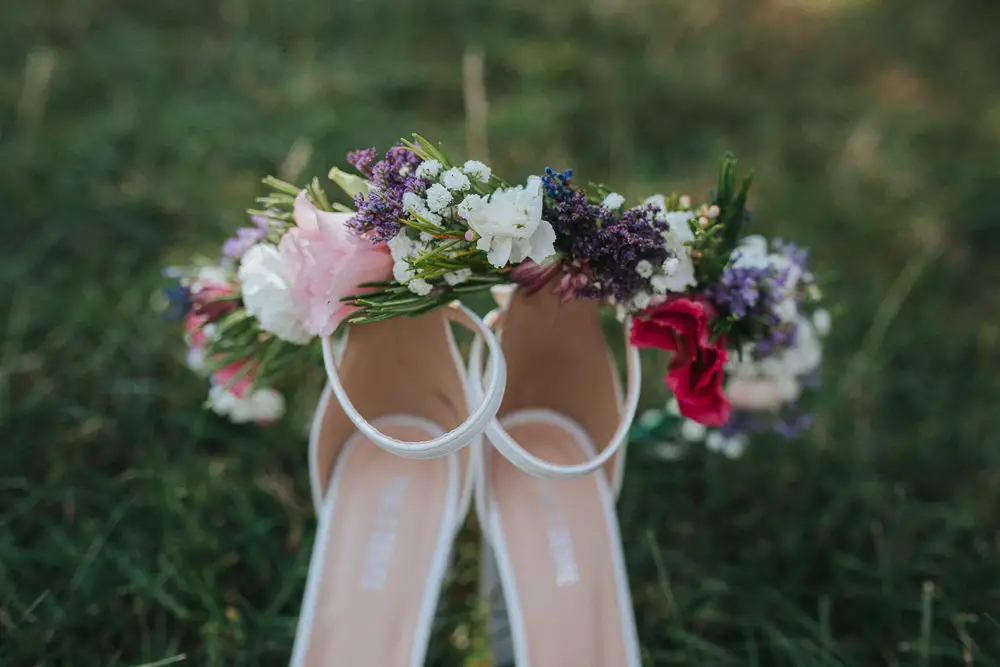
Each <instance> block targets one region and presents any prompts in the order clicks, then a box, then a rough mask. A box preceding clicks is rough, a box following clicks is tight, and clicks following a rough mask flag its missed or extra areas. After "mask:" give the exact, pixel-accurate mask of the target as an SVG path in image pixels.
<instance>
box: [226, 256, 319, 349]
mask: <svg viewBox="0 0 1000 667" xmlns="http://www.w3.org/2000/svg"><path fill="white" fill-rule="evenodd" d="M237 275H238V277H239V280H240V283H241V285H242V292H243V305H244V306H245V307H246V310H247V312H248V313H250V315H252V316H253V317H255V318H257V322H258V324H259V325H260V328H261V329H262V330H263V331H268V332H270V333H273V334H274V335H275V336H277V337H278V338H280V339H282V340H286V341H288V342H289V343H296V344H298V345H303V344H305V343H308V342H309V341H310V340H311V339H312V335H311V334H310V333H309V332H308V331H306V330H305V329H304V328H303V326H302V323H301V322H299V320H298V319H297V318H296V315H295V306H294V305H293V303H292V293H291V280H290V276H288V275H286V269H285V266H284V265H283V264H282V262H281V254H280V253H279V252H278V248H277V247H275V246H273V245H271V244H270V243H258V244H257V245H255V246H252V247H251V248H250V249H249V250H247V251H246V253H244V255H243V257H242V259H240V268H239V271H238V272H237Z"/></svg>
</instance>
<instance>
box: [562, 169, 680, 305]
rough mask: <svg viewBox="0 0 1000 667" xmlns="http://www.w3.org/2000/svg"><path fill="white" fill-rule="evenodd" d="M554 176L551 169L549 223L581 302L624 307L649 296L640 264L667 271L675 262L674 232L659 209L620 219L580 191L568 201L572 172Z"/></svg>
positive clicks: (636, 210) (644, 208)
mask: <svg viewBox="0 0 1000 667" xmlns="http://www.w3.org/2000/svg"><path fill="white" fill-rule="evenodd" d="M550 172H551V170H550V169H547V170H546V176H544V177H543V187H545V188H546V193H547V194H549V197H550V201H549V202H547V206H546V210H545V219H546V220H547V221H549V222H550V223H551V224H552V228H553V229H554V230H555V232H556V248H557V249H558V250H559V251H560V252H562V253H563V254H564V255H565V257H566V260H565V262H564V265H565V267H566V270H567V272H568V273H569V274H571V275H572V276H573V280H572V281H571V282H569V281H564V282H565V283H566V285H571V286H572V287H573V289H574V290H575V292H576V294H577V295H578V296H583V297H587V298H591V299H603V298H613V299H615V300H616V301H617V302H620V303H625V302H628V301H629V300H631V299H632V298H633V297H634V296H635V295H636V294H638V293H639V292H641V291H643V290H646V289H647V288H648V281H647V279H646V278H643V277H642V276H641V275H639V273H638V271H637V270H636V266H637V265H638V263H639V262H640V261H642V260H646V261H648V262H649V263H650V264H652V265H653V266H661V265H662V264H663V263H664V262H665V261H666V260H667V259H668V258H669V257H670V252H669V250H667V248H666V246H665V244H664V240H663V233H664V232H665V231H667V229H668V228H669V227H668V225H667V223H666V222H664V221H662V220H658V219H657V214H658V213H659V209H658V208H656V207H655V206H651V205H642V206H636V207H634V208H631V209H628V210H627V211H625V212H624V213H621V214H618V213H616V212H614V211H610V210H608V209H607V208H604V207H602V206H600V205H598V204H593V203H590V202H589V201H587V199H586V197H585V196H584V194H583V192H582V191H580V190H569V194H568V195H567V194H566V188H568V185H567V184H568V183H569V177H568V176H567V175H566V174H567V173H568V172H563V173H562V174H556V173H554V172H552V173H550ZM546 178H548V182H547V183H546V182H545V179H546ZM581 275H582V276H584V277H585V278H584V279H581V278H580V276H581Z"/></svg>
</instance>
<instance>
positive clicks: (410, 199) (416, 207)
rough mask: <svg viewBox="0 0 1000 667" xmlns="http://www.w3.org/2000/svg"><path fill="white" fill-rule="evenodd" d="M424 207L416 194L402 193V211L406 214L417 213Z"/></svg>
mask: <svg viewBox="0 0 1000 667" xmlns="http://www.w3.org/2000/svg"><path fill="white" fill-rule="evenodd" d="M424 206H425V204H424V200H423V198H422V197H421V196H420V195H418V194H417V193H416V192H411V191H409V190H407V191H406V192H404V193H403V210H404V211H406V212H407V213H419V212H420V211H421V210H422V209H423V208H424Z"/></svg>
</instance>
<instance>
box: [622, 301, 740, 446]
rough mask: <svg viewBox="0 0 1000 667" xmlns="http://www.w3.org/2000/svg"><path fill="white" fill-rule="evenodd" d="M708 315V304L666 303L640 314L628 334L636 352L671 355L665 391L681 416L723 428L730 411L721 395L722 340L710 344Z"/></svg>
mask: <svg viewBox="0 0 1000 667" xmlns="http://www.w3.org/2000/svg"><path fill="white" fill-rule="evenodd" d="M714 314H715V309H714V308H713V307H712V305H711V304H710V303H708V302H705V301H692V300H691V299H688V298H684V297H680V298H676V299H671V300H669V301H666V302H664V303H662V304H660V305H659V306H655V307H653V308H651V309H649V310H647V311H646V312H645V313H643V314H642V316H641V317H640V318H639V319H637V320H635V322H634V323H633V325H632V332H631V334H630V340H631V342H632V344H633V345H635V346H636V347H654V348H656V349H659V350H667V351H669V352H673V355H672V357H671V360H670V370H669V371H668V373H667V376H666V378H665V380H666V383H667V386H668V387H670V389H671V390H673V392H674V395H675V396H676V397H677V404H678V406H679V407H680V411H681V414H682V415H684V416H685V417H687V418H689V419H693V420H695V421H697V422H699V423H701V424H704V425H706V426H721V425H722V424H725V423H726V422H727V421H729V414H730V410H731V406H730V404H729V400H728V399H727V398H726V395H725V392H723V390H722V385H723V381H724V380H725V372H724V370H723V364H725V363H726V360H727V359H728V355H727V353H726V341H725V339H724V338H722V337H720V338H718V339H716V340H715V341H714V342H713V341H711V337H712V329H711V326H710V318H711V317H712V316H713V315H714Z"/></svg>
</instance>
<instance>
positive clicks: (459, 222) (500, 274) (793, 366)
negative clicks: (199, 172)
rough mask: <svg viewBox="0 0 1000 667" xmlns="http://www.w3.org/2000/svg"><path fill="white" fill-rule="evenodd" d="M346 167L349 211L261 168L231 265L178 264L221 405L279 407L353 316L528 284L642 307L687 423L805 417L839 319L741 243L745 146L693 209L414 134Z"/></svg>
mask: <svg viewBox="0 0 1000 667" xmlns="http://www.w3.org/2000/svg"><path fill="white" fill-rule="evenodd" d="M347 161H348V162H349V163H350V164H351V165H352V166H353V167H354V169H355V170H356V172H357V173H356V174H352V173H348V172H345V171H341V170H340V169H338V168H334V169H332V170H331V171H330V174H329V178H330V179H331V180H332V181H333V183H335V184H336V185H337V186H339V188H340V189H341V190H343V192H344V193H345V194H346V197H347V201H349V202H350V203H342V202H336V201H331V199H330V198H328V195H327V193H326V192H325V191H324V189H323V188H322V187H321V185H320V183H319V181H318V179H314V180H313V181H312V183H311V184H310V185H308V186H307V187H305V188H300V187H298V186H295V185H291V184H289V183H285V182H283V181H280V180H278V179H275V178H270V177H269V178H266V179H264V183H265V184H266V185H267V186H268V187H269V188H270V193H269V194H267V195H265V196H263V197H261V198H259V199H258V202H259V207H258V208H257V209H254V210H251V211H250V215H251V222H252V225H251V226H248V227H244V228H241V229H239V230H238V231H237V235H236V236H235V237H234V238H231V239H229V240H228V241H226V243H225V244H224V246H223V249H222V257H221V259H220V260H219V261H218V262H217V263H214V264H210V265H204V266H192V267H187V268H183V269H181V268H172V269H169V270H168V273H169V275H170V276H171V277H173V278H175V279H176V280H177V282H176V283H175V284H174V285H172V286H171V287H170V288H168V290H167V296H168V299H169V302H170V305H171V312H172V313H173V314H174V315H176V316H177V317H179V318H183V320H184V324H185V332H186V341H187V344H188V348H189V353H188V363H189V365H190V366H191V367H192V368H193V369H195V370H197V371H199V372H202V373H204V374H205V375H206V376H207V377H208V379H209V384H210V390H209V400H208V405H209V406H210V407H211V408H212V409H213V410H215V411H216V412H218V413H220V414H224V415H227V416H229V417H230V418H231V419H233V420H234V421H238V422H247V421H254V422H268V421H273V420H274V419H276V418H278V417H279V416H280V415H281V413H282V411H283V408H284V406H283V400H282V397H281V395H280V394H279V393H277V392H276V391H275V390H274V389H272V388H271V387H272V386H273V385H275V384H277V383H280V380H281V378H282V376H284V375H285V374H291V373H295V372H296V367H297V365H300V364H304V363H313V362H314V360H315V359H316V357H317V352H316V346H315V345H313V343H315V338H316V337H317V336H329V335H331V334H333V332H334V331H335V330H336V329H337V328H338V327H339V326H340V325H341V324H342V323H343V322H349V323H357V324H363V323H367V322H378V321H382V320H387V319H391V318H394V317H399V316H402V315H408V316H416V315H420V314H423V313H426V312H429V311H431V310H434V309H436V308H439V307H441V306H443V305H445V304H447V303H449V302H451V301H452V300H454V299H456V298H461V297H462V296H463V295H465V294H470V293H473V292H479V291H483V290H487V289H490V288H491V287H493V286H496V285H501V284H506V283H514V284H517V285H520V286H521V288H522V289H524V290H526V291H527V292H529V293H533V292H536V291H538V290H541V289H545V288H549V289H553V290H554V291H555V292H556V293H558V294H559V295H560V297H561V298H562V299H563V300H564V301H568V300H570V299H576V298H584V299H594V300H598V301H600V302H603V303H606V304H608V305H610V306H613V307H614V308H615V309H616V311H617V314H618V316H619V318H620V319H625V318H626V317H632V318H633V322H632V327H631V332H630V340H631V342H632V344H633V345H635V346H637V347H652V348H658V349H662V350H667V351H669V352H671V357H670V359H671V360H670V364H669V367H668V369H667V374H666V377H665V380H666V383H667V385H668V386H669V388H670V389H671V390H672V392H673V395H674V397H675V407H674V411H675V412H676V413H679V415H680V417H681V432H682V433H684V434H687V435H690V436H692V437H694V436H698V437H700V438H705V437H706V436H712V437H714V439H715V441H717V442H718V439H719V438H728V439H731V438H733V437H745V433H744V431H745V430H746V429H742V430H741V426H740V425H741V424H743V423H744V422H747V420H746V419H745V413H751V414H755V415H758V417H759V418H758V419H756V422H755V423H758V425H759V423H761V422H764V423H767V424H769V426H767V427H768V428H772V427H773V428H775V429H778V430H779V431H782V430H784V431H788V430H790V429H792V426H793V425H795V424H798V425H799V426H802V425H805V423H806V422H807V417H805V416H804V415H802V414H801V413H800V412H799V411H798V409H797V408H798V403H799V398H800V395H801V394H802V392H803V389H805V388H808V387H809V386H811V384H812V383H813V382H814V381H815V377H816V376H817V373H818V367H819V363H820V358H821V347H820V339H821V337H822V336H824V335H825V334H826V332H827V330H828V329H829V315H828V314H827V313H826V311H825V310H822V309H820V308H819V301H820V298H821V294H820V291H819V288H818V286H817V284H816V279H815V276H814V275H813V274H812V273H811V272H810V270H809V268H808V253H807V251H805V250H803V249H801V248H799V247H798V246H796V245H794V244H792V243H785V242H782V241H778V240H774V241H768V240H766V239H764V238H763V237H761V236H743V235H742V233H743V231H744V228H745V227H746V225H747V224H748V223H749V220H750V214H749V211H748V209H747V193H748V191H749V188H750V178H749V177H747V178H744V179H743V180H742V181H737V178H736V160H735V159H734V158H733V157H732V156H726V157H725V158H724V159H723V161H722V165H721V168H720V171H719V179H718V186H717V188H716V189H715V191H714V193H713V194H712V196H711V197H710V198H709V201H707V202H705V203H702V204H699V205H697V206H695V205H694V204H693V203H692V200H691V198H690V197H688V196H677V195H672V196H664V195H653V196H651V197H648V198H647V199H645V200H643V201H642V202H639V203H637V204H634V205H632V206H626V200H625V198H624V197H623V196H622V195H620V194H618V193H617V192H613V191H611V190H610V189H608V188H607V187H605V186H602V185H596V184H591V185H590V186H589V187H588V188H581V187H578V186H577V185H576V184H575V183H574V181H573V173H572V171H570V170H567V171H563V172H557V171H554V170H552V169H551V168H548V167H546V169H545V170H544V172H543V173H542V174H540V175H533V176H529V177H528V179H527V181H526V182H525V183H523V184H516V185H511V184H509V183H507V182H506V181H504V180H502V179H501V178H499V177H498V176H497V175H496V174H494V173H493V172H492V170H491V169H490V167H488V166H487V165H485V164H483V163H482V162H478V161H475V160H470V161H467V162H464V163H462V164H457V163H453V162H452V161H451V160H450V159H449V158H448V156H447V155H446V154H445V153H444V151H443V150H442V149H441V148H440V147H439V146H435V145H434V144H432V143H430V142H429V141H427V140H426V139H424V138H422V137H420V136H417V135H414V139H413V141H402V142H401V143H400V144H398V145H396V146H393V147H392V148H390V149H389V150H388V151H387V152H386V153H385V155H384V156H383V157H382V158H381V159H379V156H378V154H377V153H376V151H375V149H373V148H372V149H364V150H357V151H354V152H352V153H350V154H348V156H347ZM549 286H551V287H549ZM761 415H763V417H761ZM706 427H711V428H718V429H720V430H719V431H718V432H713V433H711V434H708V433H707V432H706ZM758 430H759V429H758ZM712 437H710V438H709V439H712Z"/></svg>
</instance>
